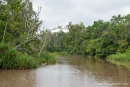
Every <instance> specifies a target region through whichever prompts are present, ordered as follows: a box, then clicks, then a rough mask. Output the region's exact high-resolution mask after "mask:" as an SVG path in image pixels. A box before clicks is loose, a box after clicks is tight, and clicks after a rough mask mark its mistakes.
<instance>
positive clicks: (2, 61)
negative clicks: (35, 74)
mask: <svg viewBox="0 0 130 87" xmlns="http://www.w3.org/2000/svg"><path fill="white" fill-rule="evenodd" d="M45 62H47V63H48V62H56V60H55V57H54V55H52V54H50V53H49V52H46V51H43V52H42V54H41V55H40V56H37V55H36V56H30V55H28V54H26V53H24V54H23V53H20V52H18V51H17V50H16V49H14V48H13V47H12V46H11V45H10V44H6V43H0V69H31V68H37V67H38V66H39V65H41V64H42V63H45Z"/></svg>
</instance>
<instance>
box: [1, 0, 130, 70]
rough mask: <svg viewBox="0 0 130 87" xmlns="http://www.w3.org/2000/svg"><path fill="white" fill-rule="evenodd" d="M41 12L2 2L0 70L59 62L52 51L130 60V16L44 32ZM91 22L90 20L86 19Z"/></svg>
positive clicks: (19, 0) (19, 2)
mask: <svg viewBox="0 0 130 87" xmlns="http://www.w3.org/2000/svg"><path fill="white" fill-rule="evenodd" d="M40 11H41V7H38V12H35V11H34V10H33V5H32V2H30V1H29V0H0V40H1V41H0V68H1V69H29V68H36V67H38V66H39V65H41V64H42V63H45V62H55V61H56V59H55V58H54V57H55V55H53V54H52V53H50V52H60V53H61V54H64V55H68V54H70V55H83V56H87V57H95V58H108V59H109V58H112V59H116V60H130V57H129V56H130V14H128V15H125V16H122V15H117V16H112V18H111V19H110V21H103V20H98V21H94V22H93V24H92V25H91V26H87V27H86V26H85V25H84V24H83V23H82V22H81V23H79V24H73V23H71V22H70V23H68V25H66V29H68V32H63V31H62V29H63V28H62V27H59V28H60V29H61V30H60V31H59V32H55V33H54V32H51V30H49V29H44V30H41V28H42V27H41V26H42V23H43V22H42V21H41V20H39V14H40ZM86 20H87V19H86Z"/></svg>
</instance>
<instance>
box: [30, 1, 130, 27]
mask: <svg viewBox="0 0 130 87" xmlns="http://www.w3.org/2000/svg"><path fill="white" fill-rule="evenodd" d="M32 2H33V7H34V10H35V11H37V9H38V6H41V7H42V10H41V14H40V19H41V20H43V21H46V23H44V26H45V27H46V28H54V27H57V26H58V25H60V26H65V25H67V24H68V23H69V22H72V23H73V24H76V23H80V22H83V23H84V25H86V26H88V25H92V24H93V22H94V21H97V20H99V19H101V20H104V21H109V20H110V18H111V17H112V16H114V15H118V14H121V15H127V14H129V13H130V0H32Z"/></svg>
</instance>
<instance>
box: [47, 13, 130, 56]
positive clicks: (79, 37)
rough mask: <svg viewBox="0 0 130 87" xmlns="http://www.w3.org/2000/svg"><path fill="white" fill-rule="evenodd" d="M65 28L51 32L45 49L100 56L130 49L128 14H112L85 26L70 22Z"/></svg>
mask: <svg viewBox="0 0 130 87" xmlns="http://www.w3.org/2000/svg"><path fill="white" fill-rule="evenodd" d="M86 20H87V19H86ZM67 28H68V30H69V31H68V32H63V31H59V32H56V33H52V34H51V40H50V42H49V43H48V44H47V46H46V48H47V50H49V51H52V52H54V51H57V52H63V51H64V52H67V53H69V54H77V55H84V56H91V57H100V58H106V57H107V56H108V55H111V54H116V53H117V54H118V53H125V52H126V51H127V52H128V51H129V50H130V14H128V15H126V16H121V15H117V16H112V18H111V19H110V21H106V22H104V21H103V20H98V21H94V22H93V25H91V26H87V27H86V26H85V25H84V24H83V23H79V24H72V23H71V22H70V23H69V24H68V25H67Z"/></svg>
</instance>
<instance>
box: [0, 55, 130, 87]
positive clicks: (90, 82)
mask: <svg viewBox="0 0 130 87" xmlns="http://www.w3.org/2000/svg"><path fill="white" fill-rule="evenodd" d="M0 87H130V71H129V70H128V69H127V68H125V67H124V66H117V65H114V64H111V63H109V62H107V61H105V60H101V59H98V60H95V59H88V58H83V57H80V56H73V57H60V58H59V59H58V60H57V63H56V64H50V65H43V66H41V67H39V68H37V69H30V70H0Z"/></svg>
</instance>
